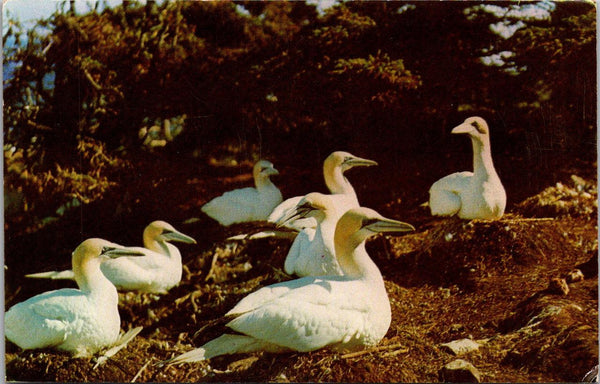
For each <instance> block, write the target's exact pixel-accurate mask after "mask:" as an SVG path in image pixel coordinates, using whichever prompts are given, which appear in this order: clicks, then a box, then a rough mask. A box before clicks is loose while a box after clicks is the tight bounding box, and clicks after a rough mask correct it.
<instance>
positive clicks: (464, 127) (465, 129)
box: [450, 123, 473, 135]
mask: <svg viewBox="0 0 600 384" xmlns="http://www.w3.org/2000/svg"><path fill="white" fill-rule="evenodd" d="M471 132H473V126H472V125H471V124H467V123H462V124H461V125H459V126H456V127H454V128H453V129H452V132H450V133H454V134H457V135H460V134H464V133H466V134H469V133H471Z"/></svg>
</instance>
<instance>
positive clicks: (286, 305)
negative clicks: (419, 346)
mask: <svg viewBox="0 0 600 384" xmlns="http://www.w3.org/2000/svg"><path fill="white" fill-rule="evenodd" d="M412 230H414V228H413V227H412V226H411V225H410V224H406V223H403V222H400V221H396V220H391V219H387V218H384V217H382V216H381V215H380V214H378V213H377V212H375V211H373V210H371V209H368V208H354V209H351V210H349V211H348V212H346V213H345V214H344V215H343V216H342V217H341V219H340V220H339V222H338V224H337V227H336V231H335V238H334V240H335V251H336V255H337V258H338V261H339V264H340V267H341V268H342V270H343V271H344V275H343V276H322V277H304V278H300V279H297V280H291V281H286V282H282V283H278V284H274V285H270V286H267V287H264V288H261V289H259V290H258V291H256V292H254V293H252V294H250V295H248V296H246V297H245V298H244V299H242V300H241V301H240V302H239V303H238V304H237V305H236V306H235V307H234V308H233V309H232V310H230V311H229V312H228V313H227V314H226V315H225V316H226V317H228V318H231V321H229V323H227V326H228V327H229V328H231V329H232V330H233V331H235V332H238V333H239V334H228V333H226V334H223V335H222V336H220V337H218V338H216V339H214V340H212V341H209V342H208V343H206V344H204V345H203V346H202V347H200V348H197V349H194V350H192V351H189V352H186V353H184V354H182V355H180V356H178V357H175V358H174V359H172V360H169V363H171V364H176V363H183V362H194V361H201V360H204V359H209V358H212V357H215V356H219V355H224V354H234V353H247V352H252V351H258V350H264V351H268V352H283V351H290V350H291V351H300V352H308V351H314V350H317V349H320V348H324V347H329V348H332V349H335V350H354V349H360V348H364V347H368V346H372V345H376V344H377V343H378V342H379V341H380V340H381V339H382V338H383V337H384V336H385V334H386V332H387V330H388V328H389V326H390V322H391V308H390V302H389V299H388V296H387V292H386V289H385V285H384V281H383V277H382V276H381V273H380V271H379V268H377V266H376V265H375V263H374V262H373V261H372V260H371V258H370V257H369V255H368V254H367V251H366V249H365V240H366V239H367V238H368V237H369V236H372V235H374V234H375V233H384V232H406V231H412Z"/></svg>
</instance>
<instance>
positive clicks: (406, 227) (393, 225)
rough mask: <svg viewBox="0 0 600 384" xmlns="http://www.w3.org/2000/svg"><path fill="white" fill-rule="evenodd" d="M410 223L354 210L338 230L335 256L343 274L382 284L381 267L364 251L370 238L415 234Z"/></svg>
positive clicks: (336, 232) (341, 221) (340, 222)
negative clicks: (400, 233)
mask: <svg viewBox="0 0 600 384" xmlns="http://www.w3.org/2000/svg"><path fill="white" fill-rule="evenodd" d="M414 229H415V228H414V227H413V226H412V225H410V224H407V223H404V222H401V221H397V220H392V219H387V218H385V217H383V216H381V215H380V214H379V213H377V212H375V211H374V210H372V209H369V208H365V207H359V208H352V209H350V210H349V211H347V212H346V213H344V215H343V216H342V217H341V218H340V220H339V221H338V223H337V226H336V228H335V238H334V241H335V254H336V257H337V259H338V263H339V264H340V267H341V268H342V270H343V271H344V275H345V276H348V277H350V278H354V279H363V280H369V281H371V282H373V283H381V285H383V278H382V277H381V272H380V271H379V268H377V266H376V265H375V263H374V262H373V260H371V258H370V257H369V254H368V253H367V250H366V248H365V241H366V240H367V238H369V237H371V236H373V235H375V234H377V233H391V232H409V231H414Z"/></svg>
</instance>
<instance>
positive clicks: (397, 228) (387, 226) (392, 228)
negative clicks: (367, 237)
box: [367, 217, 415, 233]
mask: <svg viewBox="0 0 600 384" xmlns="http://www.w3.org/2000/svg"><path fill="white" fill-rule="evenodd" d="M367 228H368V229H369V230H370V231H373V232H378V233H391V232H412V231H414V230H415V227H413V226H412V225H410V224H408V223H405V222H402V221H398V220H392V219H386V218H383V217H382V218H380V219H377V220H376V221H374V222H373V223H371V224H369V225H367Z"/></svg>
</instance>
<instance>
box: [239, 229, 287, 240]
mask: <svg viewBox="0 0 600 384" xmlns="http://www.w3.org/2000/svg"><path fill="white" fill-rule="evenodd" d="M297 235H298V232H296V231H285V230H283V231H279V230H273V231H261V232H256V233H242V234H240V235H236V236H231V237H228V238H227V240H229V241H240V240H258V239H266V238H269V237H273V238H276V239H295V238H296V236H297Z"/></svg>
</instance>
